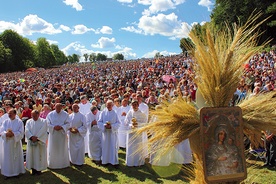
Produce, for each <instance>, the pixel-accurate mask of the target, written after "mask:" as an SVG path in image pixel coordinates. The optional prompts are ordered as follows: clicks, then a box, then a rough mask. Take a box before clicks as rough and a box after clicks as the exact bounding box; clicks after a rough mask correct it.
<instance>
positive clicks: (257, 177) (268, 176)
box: [0, 150, 276, 184]
mask: <svg viewBox="0 0 276 184" xmlns="http://www.w3.org/2000/svg"><path fill="white" fill-rule="evenodd" d="M119 157H120V158H119V159H120V160H119V161H120V166H119V168H117V169H116V168H114V167H112V166H97V165H95V164H94V163H93V162H91V160H90V159H89V158H86V160H85V165H83V166H82V167H75V166H71V167H69V168H66V169H59V170H46V171H44V172H43V173H42V174H41V175H39V176H37V175H35V176H33V175H30V173H29V172H28V171H26V173H25V174H23V175H21V176H20V177H19V178H11V179H8V180H4V177H3V176H1V177H0V183H1V184H2V183H10V184H19V183H24V184H29V183H30V184H33V183H36V184H42V183H45V184H59V183H73V184H74V183H75V184H79V183H123V184H125V183H127V184H138V183H149V184H150V183H165V184H182V183H188V181H187V180H186V179H185V177H186V176H187V173H188V172H189V169H188V168H187V167H185V166H182V165H177V164H171V165H170V166H169V167H152V166H151V165H150V164H146V165H144V166H141V167H126V166H125V164H124V158H125V152H124V151H122V150H120V151H119ZM248 158H249V157H248ZM247 164H248V170H247V171H248V178H247V180H245V181H244V182H242V183H252V184H253V183H254V184H257V183H259V184H266V183H276V172H275V169H267V168H262V167H261V166H262V165H263V162H262V161H260V160H257V161H256V160H255V159H254V158H249V159H248V160H247Z"/></svg>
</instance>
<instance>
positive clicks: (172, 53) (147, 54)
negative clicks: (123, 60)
mask: <svg viewBox="0 0 276 184" xmlns="http://www.w3.org/2000/svg"><path fill="white" fill-rule="evenodd" d="M157 52H159V53H160V55H163V56H169V55H176V54H178V53H175V52H168V51H166V50H165V51H158V50H153V51H151V52H148V53H146V54H144V55H143V56H142V58H153V57H154V56H155V54H156V53H157Z"/></svg>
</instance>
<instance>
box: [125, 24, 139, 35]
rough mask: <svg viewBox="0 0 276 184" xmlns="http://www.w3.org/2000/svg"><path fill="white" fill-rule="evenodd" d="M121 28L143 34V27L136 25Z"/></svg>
mask: <svg viewBox="0 0 276 184" xmlns="http://www.w3.org/2000/svg"><path fill="white" fill-rule="evenodd" d="M121 29H122V30H125V31H128V32H133V33H137V34H143V31H142V30H141V29H137V28H135V27H134V26H127V27H123V28H121Z"/></svg>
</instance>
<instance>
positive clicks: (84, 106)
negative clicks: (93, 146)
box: [79, 101, 92, 153]
mask: <svg viewBox="0 0 276 184" xmlns="http://www.w3.org/2000/svg"><path fill="white" fill-rule="evenodd" d="M91 106H92V104H91V103H89V102H88V101H87V103H86V104H83V103H80V104H79V107H80V109H79V112H80V113H82V114H84V115H86V114H88V113H89V112H91V110H90V108H91ZM88 142H89V134H88V132H87V133H86V135H85V137H84V146H85V153H88V149H89V146H88Z"/></svg>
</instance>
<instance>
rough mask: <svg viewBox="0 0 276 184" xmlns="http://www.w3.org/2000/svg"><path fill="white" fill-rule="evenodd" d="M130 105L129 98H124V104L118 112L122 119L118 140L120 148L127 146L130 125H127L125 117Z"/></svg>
mask: <svg viewBox="0 0 276 184" xmlns="http://www.w3.org/2000/svg"><path fill="white" fill-rule="evenodd" d="M129 110H130V106H129V105H128V100H127V99H123V100H122V106H121V107H119V108H118V109H117V114H118V117H119V119H120V123H121V124H120V127H119V129H118V142H119V147H120V148H126V135H127V130H128V127H127V126H126V125H125V119H126V115H127V113H128V111H129Z"/></svg>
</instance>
